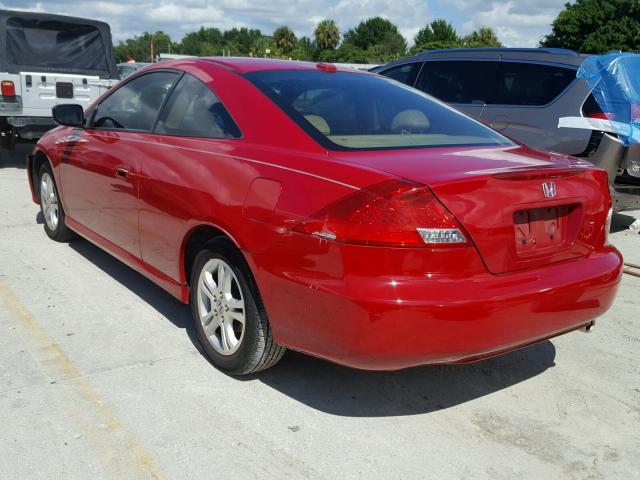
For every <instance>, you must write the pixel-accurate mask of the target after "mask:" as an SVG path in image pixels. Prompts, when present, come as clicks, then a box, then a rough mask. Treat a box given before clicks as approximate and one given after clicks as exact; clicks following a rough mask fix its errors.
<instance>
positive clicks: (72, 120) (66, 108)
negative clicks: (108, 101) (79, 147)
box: [52, 103, 84, 128]
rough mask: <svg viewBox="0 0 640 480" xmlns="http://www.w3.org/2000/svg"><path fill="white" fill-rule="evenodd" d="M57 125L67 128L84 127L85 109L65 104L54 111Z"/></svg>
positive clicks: (54, 108) (56, 107)
mask: <svg viewBox="0 0 640 480" xmlns="http://www.w3.org/2000/svg"><path fill="white" fill-rule="evenodd" d="M52 113H53V119H54V120H55V121H56V123H58V124H60V125H64V126H66V127H79V128H83V127H84V109H83V108H82V107H81V106H80V105H75V104H71V103H65V104H63V105H56V106H55V107H53V109H52Z"/></svg>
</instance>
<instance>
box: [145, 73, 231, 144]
mask: <svg viewBox="0 0 640 480" xmlns="http://www.w3.org/2000/svg"><path fill="white" fill-rule="evenodd" d="M155 132H156V133H163V134H167V135H178V136H183V137H199V138H240V136H241V135H240V129H239V128H238V126H237V125H236V123H235V122H234V121H233V119H232V118H231V115H230V114H229V112H228V111H227V109H226V108H225V107H224V105H222V103H221V102H220V100H219V99H218V97H217V96H216V95H215V94H214V93H213V92H212V91H211V89H210V88H209V87H207V86H206V85H205V84H204V83H202V82H201V81H200V80H198V79H197V78H195V77H193V76H191V75H189V74H185V75H184V76H183V77H182V79H181V80H180V82H179V83H178V85H176V88H175V90H174V91H173V93H172V94H171V97H170V98H169V100H168V102H167V106H166V107H165V108H164V110H163V111H162V114H161V116H160V119H159V121H158V125H157V126H156V130H155Z"/></svg>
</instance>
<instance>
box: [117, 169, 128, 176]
mask: <svg viewBox="0 0 640 480" xmlns="http://www.w3.org/2000/svg"><path fill="white" fill-rule="evenodd" d="M128 176H129V169H128V168H124V167H116V177H122V178H127V177H128Z"/></svg>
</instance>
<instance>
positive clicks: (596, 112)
mask: <svg viewBox="0 0 640 480" xmlns="http://www.w3.org/2000/svg"><path fill="white" fill-rule="evenodd" d="M582 116H584V117H587V118H596V119H598V120H613V114H612V113H605V112H603V111H602V109H601V108H600V105H598V102H597V101H596V98H595V97H594V96H593V95H592V94H591V95H589V96H588V97H587V99H586V100H585V102H584V105H582Z"/></svg>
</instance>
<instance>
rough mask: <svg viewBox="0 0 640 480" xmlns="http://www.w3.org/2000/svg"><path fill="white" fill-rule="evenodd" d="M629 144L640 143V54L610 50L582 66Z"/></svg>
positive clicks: (600, 102) (582, 72) (602, 105)
mask: <svg viewBox="0 0 640 480" xmlns="http://www.w3.org/2000/svg"><path fill="white" fill-rule="evenodd" d="M577 76H578V78H584V79H585V80H586V81H587V83H588V85H589V87H590V88H591V89H592V93H593V96H594V97H595V99H596V102H598V105H599V106H600V108H601V109H602V111H603V112H604V114H605V115H606V117H607V119H608V120H610V121H611V125H612V127H613V129H614V130H615V133H617V134H618V136H619V137H620V140H622V142H623V143H624V144H625V145H629V143H640V55H637V54H635V53H610V54H607V55H593V56H591V57H588V58H587V59H586V60H585V61H584V62H582V65H581V66H580V69H579V70H578V74H577Z"/></svg>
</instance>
